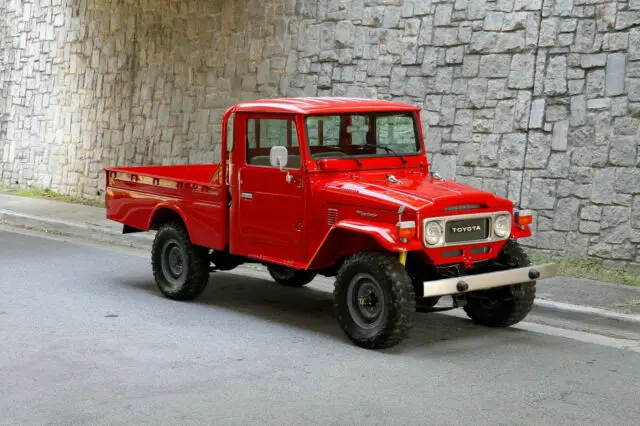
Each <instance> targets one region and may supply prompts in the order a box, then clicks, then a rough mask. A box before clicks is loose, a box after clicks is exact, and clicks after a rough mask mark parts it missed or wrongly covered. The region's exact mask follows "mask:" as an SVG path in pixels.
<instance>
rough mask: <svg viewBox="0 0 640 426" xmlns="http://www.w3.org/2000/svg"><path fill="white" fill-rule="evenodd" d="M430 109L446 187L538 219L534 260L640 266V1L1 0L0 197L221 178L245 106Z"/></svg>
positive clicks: (428, 124)
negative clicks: (125, 178)
mask: <svg viewBox="0 0 640 426" xmlns="http://www.w3.org/2000/svg"><path fill="white" fill-rule="evenodd" d="M325 95H326V96H359V97H360V96H364V97H372V98H383V99H393V100H399V101H404V102H409V103H412V104H415V105H417V106H419V107H421V108H422V109H423V113H422V119H423V120H424V130H425V136H426V144H427V149H428V154H429V156H430V158H431V160H432V162H433V166H434V168H435V169H436V170H437V171H438V172H439V173H440V174H442V175H445V176H448V177H453V176H456V178H457V179H458V180H460V181H462V182H465V183H469V184H471V185H474V186H478V187H480V188H483V189H487V190H489V191H492V192H495V193H497V194H499V195H502V196H506V197H508V198H510V199H511V200H513V201H514V202H516V203H517V204H519V205H521V206H522V207H524V208H530V209H532V210H533V211H534V212H535V222H534V223H535V225H534V229H533V231H534V237H532V238H530V239H527V240H525V241H524V244H526V245H527V247H528V248H529V250H530V251H531V252H537V253H543V254H550V255H551V254H553V255H568V256H570V257H574V258H590V259H592V260H598V261H602V262H603V263H604V264H605V265H606V266H618V267H625V268H630V269H632V270H633V269H635V270H637V269H638V268H639V266H640V249H639V246H640V156H639V155H640V0H628V1H623V0H618V1H604V0H544V1H543V0H494V1H489V0H455V1H453V0H445V1H436V0H415V1H414V0H351V1H347V0H323V1H319V0H313V1H312V0H298V1H295V0H279V1H278V0H270V1H258V0H248V1H244V2H236V1H234V0H220V1H211V0H190V1H178V0H169V1H167V0H141V1H138V0H135V1H134V0H44V1H35V0H34V1H22V0H6V1H3V2H0V183H2V184H5V185H22V186H24V185H36V186H41V187H48V188H52V189H54V190H56V191H60V192H63V193H68V194H72V195H83V196H90V197H100V196H101V195H102V191H103V189H104V177H103V173H102V168H103V167H104V166H109V165H130V164H176V163H201V162H212V161H216V160H217V159H218V158H219V151H218V149H219V137H220V119H221V116H222V113H223V112H224V110H225V109H226V108H227V107H228V106H230V105H232V104H234V103H236V102H238V101H241V100H247V99H255V98H262V97H275V96H325Z"/></svg>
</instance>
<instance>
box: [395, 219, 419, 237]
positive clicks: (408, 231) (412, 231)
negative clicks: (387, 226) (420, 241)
mask: <svg viewBox="0 0 640 426" xmlns="http://www.w3.org/2000/svg"><path fill="white" fill-rule="evenodd" d="M396 226H397V228H398V237H400V238H413V237H415V236H416V223H415V222H414V221H412V220H411V221H409V220H407V221H404V222H398V223H397V225H396Z"/></svg>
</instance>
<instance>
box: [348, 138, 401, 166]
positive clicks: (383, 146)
mask: <svg viewBox="0 0 640 426" xmlns="http://www.w3.org/2000/svg"><path fill="white" fill-rule="evenodd" d="M358 146H372V147H374V148H382V149H384V150H385V151H387V152H390V153H392V154H393V155H395V156H397V157H398V158H400V160H402V164H407V160H405V159H404V157H403V156H402V155H400V154H398V153H397V152H395V151H394V150H393V149H391V148H389V147H388V146H386V145H380V144H373V143H365V144H363V145H358Z"/></svg>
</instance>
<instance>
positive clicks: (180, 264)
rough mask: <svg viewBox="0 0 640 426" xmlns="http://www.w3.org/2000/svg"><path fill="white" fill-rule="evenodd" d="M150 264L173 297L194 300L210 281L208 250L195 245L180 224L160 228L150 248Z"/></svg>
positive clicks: (164, 291)
mask: <svg viewBox="0 0 640 426" xmlns="http://www.w3.org/2000/svg"><path fill="white" fill-rule="evenodd" d="M151 264H152V269H153V276H154V278H155V281H156V285H157V286H158V288H159V289H160V291H161V292H162V294H163V295H164V296H165V297H167V298H169V299H172V300H190V299H195V298H196V297H198V296H199V295H200V294H201V293H202V292H203V291H204V289H205V288H206V286H207V283H208V281H209V250H208V249H206V248H204V247H199V246H195V245H193V244H192V243H191V240H190V238H189V234H188V233H187V230H186V229H185V228H184V226H183V225H182V224H179V223H175V222H171V223H166V224H164V225H162V226H161V227H160V229H159V230H158V233H157V234H156V237H155V239H154V241H153V247H152V249H151Z"/></svg>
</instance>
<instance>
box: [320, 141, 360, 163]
mask: <svg viewBox="0 0 640 426" xmlns="http://www.w3.org/2000/svg"><path fill="white" fill-rule="evenodd" d="M323 148H328V149H331V150H332V151H334V152H341V153H343V154H344V156H345V157H347V158H350V159H352V160H353V161H355V162H356V164H357V165H358V166H362V162H361V161H360V160H358V159H357V158H356V157H354V156H352V155H349V154H347V153H346V152H344V151H343V150H342V149H340V148H334V147H332V146H324V147H323ZM338 159H339V157H338ZM319 160H321V158H319ZM316 161H318V160H316Z"/></svg>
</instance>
